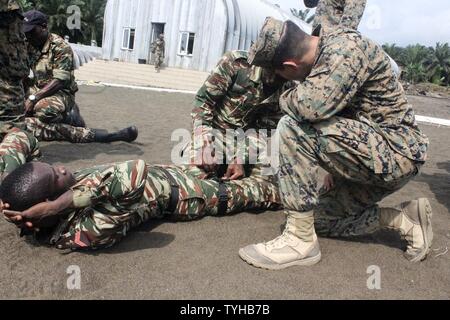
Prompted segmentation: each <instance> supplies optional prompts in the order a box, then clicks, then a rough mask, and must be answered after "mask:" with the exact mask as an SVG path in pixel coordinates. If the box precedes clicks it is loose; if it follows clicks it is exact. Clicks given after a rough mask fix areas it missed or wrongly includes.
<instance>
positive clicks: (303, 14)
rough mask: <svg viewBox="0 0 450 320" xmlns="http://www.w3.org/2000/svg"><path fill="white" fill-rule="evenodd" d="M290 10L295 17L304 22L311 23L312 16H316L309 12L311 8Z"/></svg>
mask: <svg viewBox="0 0 450 320" xmlns="http://www.w3.org/2000/svg"><path fill="white" fill-rule="evenodd" d="M291 12H292V14H293V15H294V16H295V17H297V18H299V19H300V20H303V21H305V22H306V23H312V22H313V21H314V18H315V17H316V15H315V14H310V13H311V9H306V10H297V9H291Z"/></svg>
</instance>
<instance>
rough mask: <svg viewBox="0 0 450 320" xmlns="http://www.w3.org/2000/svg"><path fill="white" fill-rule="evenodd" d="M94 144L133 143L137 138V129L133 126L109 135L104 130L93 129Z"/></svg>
mask: <svg viewBox="0 0 450 320" xmlns="http://www.w3.org/2000/svg"><path fill="white" fill-rule="evenodd" d="M94 132H95V137H94V141H95V142H101V143H110V142H116V141H124V142H133V141H135V140H136V139H137V137H138V134H139V133H138V129H137V128H136V127H135V126H132V127H128V128H125V129H122V130H120V131H117V132H113V133H109V132H108V131H106V130H102V129H94Z"/></svg>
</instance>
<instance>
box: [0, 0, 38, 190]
mask: <svg viewBox="0 0 450 320" xmlns="http://www.w3.org/2000/svg"><path fill="white" fill-rule="evenodd" d="M22 19H23V16H22V13H21V10H20V7H19V5H18V4H17V2H16V1H13V0H0V43H1V46H0V70H1V73H0V181H2V180H3V178H5V177H6V176H7V175H8V174H9V173H10V172H12V171H13V170H14V169H15V168H17V167H19V166H20V165H22V164H25V163H26V162H27V161H30V160H32V159H34V158H36V157H38V156H39V144H38V141H37V140H36V138H35V137H33V136H32V135H31V134H29V133H27V132H25V131H23V130H21V129H19V128H16V127H14V126H13V125H10V124H7V123H5V122H8V123H10V122H12V121H20V120H23V101H24V90H23V86H22V80H23V79H25V78H26V77H27V76H28V73H29V68H28V62H27V59H28V55H27V47H26V42H25V35H24V34H23V33H22Z"/></svg>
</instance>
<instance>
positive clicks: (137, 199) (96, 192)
mask: <svg viewBox="0 0 450 320" xmlns="http://www.w3.org/2000/svg"><path fill="white" fill-rule="evenodd" d="M161 167H162V166H150V165H148V164H146V163H145V161H143V160H135V161H128V162H123V163H116V164H109V165H104V166H99V167H94V168H90V169H86V170H82V171H79V172H77V173H76V174H75V176H76V179H77V184H76V185H75V186H74V187H72V190H73V193H74V201H73V204H74V208H76V209H74V210H69V211H68V212H66V215H65V216H66V218H64V219H63V220H62V221H61V223H60V225H59V226H58V227H57V228H56V229H55V231H54V234H53V237H52V240H51V243H52V244H53V245H56V246H57V247H58V248H59V249H84V248H86V249H98V248H104V247H109V246H112V245H114V244H115V243H117V242H118V241H120V240H121V239H122V238H123V237H124V236H125V235H127V233H128V232H129V231H130V229H132V228H134V227H136V226H138V225H140V224H142V223H143V222H145V221H148V220H149V219H151V218H161V217H163V216H164V215H165V214H166V213H167V211H168V208H169V199H170V194H171V186H170V183H169V180H168V178H167V176H166V175H165V173H164V172H163V171H162V170H161ZM164 168H165V169H166V170H167V171H168V172H170V174H171V175H172V176H173V177H174V179H175V180H176V181H177V183H178V184H179V186H180V192H179V202H178V207H177V212H179V213H180V215H182V216H185V217H186V219H189V217H190V216H194V217H195V216H196V215H198V214H199V213H200V211H202V210H203V209H204V207H200V206H195V205H192V204H190V205H189V204H188V203H187V201H186V200H189V199H192V198H201V199H204V200H205V201H206V200H207V201H209V202H211V201H212V200H213V199H206V196H205V193H204V191H205V190H200V189H201V188H200V187H199V186H198V185H196V184H195V183H193V181H194V180H193V179H192V178H191V177H189V176H188V175H186V174H185V173H184V172H183V170H182V169H180V168H178V167H175V166H167V167H164ZM210 198H212V197H210Z"/></svg>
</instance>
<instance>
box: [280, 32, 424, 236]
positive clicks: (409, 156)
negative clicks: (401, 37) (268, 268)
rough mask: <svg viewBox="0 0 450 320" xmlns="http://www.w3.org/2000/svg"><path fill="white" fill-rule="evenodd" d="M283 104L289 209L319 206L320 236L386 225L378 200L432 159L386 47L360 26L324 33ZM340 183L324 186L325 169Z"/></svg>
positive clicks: (284, 188)
mask: <svg viewBox="0 0 450 320" xmlns="http://www.w3.org/2000/svg"><path fill="white" fill-rule="evenodd" d="M280 106H281V108H282V110H283V111H284V112H285V113H286V114H287V116H286V117H285V118H283V119H282V120H281V121H280V125H279V128H278V129H279V133H280V154H281V156H280V165H281V168H280V173H279V180H280V189H281V195H282V199H283V204H284V207H285V209H286V210H287V212H288V214H296V213H309V212H311V211H312V210H315V216H316V219H315V224H316V229H317V232H318V234H321V235H326V236H333V237H343V236H344V237H345V236H357V235H362V234H365V233H367V232H371V231H375V230H377V228H378V227H379V218H380V215H379V208H378V206H377V202H379V201H381V200H382V199H383V198H385V197H386V196H388V195H390V194H392V193H393V192H395V191H397V190H399V189H400V188H402V187H403V186H404V185H405V184H406V183H408V182H409V181H410V180H411V179H412V178H413V177H415V176H416V175H417V174H418V172H419V168H420V167H421V165H422V164H424V162H425V161H426V159H427V150H428V144H429V141H428V139H427V138H426V137H425V136H424V135H423V134H422V133H421V131H420V129H419V128H418V126H417V124H416V121H415V114H414V111H413V109H412V107H411V105H410V104H409V103H408V101H407V98H406V95H405V92H404V90H403V87H402V86H401V84H400V82H399V81H398V80H397V78H396V76H395V74H394V72H393V69H392V66H391V63H390V60H389V59H388V57H387V56H386V55H385V54H384V52H383V50H382V48H381V47H380V46H378V45H377V44H375V43H374V42H372V41H371V40H369V39H367V38H365V37H363V36H361V34H359V33H358V32H357V31H354V30H350V29H338V30H337V31H335V32H332V33H329V34H326V35H325V36H323V37H322V38H321V40H320V43H319V48H318V51H317V58H316V62H315V64H314V66H313V69H312V71H311V74H310V75H309V76H308V78H307V79H306V81H304V82H303V83H302V84H301V85H299V86H298V87H297V88H295V89H291V90H288V91H287V92H285V93H284V94H283V95H282V97H281V99H280ZM319 167H322V168H324V169H325V170H327V171H328V172H330V173H331V174H332V175H333V176H334V178H335V180H336V187H335V188H334V189H333V190H331V191H330V192H328V193H325V194H320V193H319V190H318V176H317V172H318V168H319Z"/></svg>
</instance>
